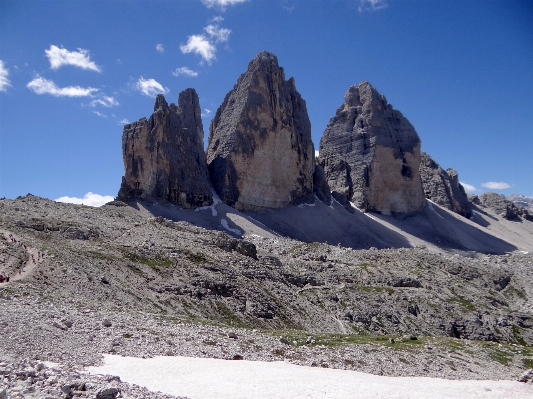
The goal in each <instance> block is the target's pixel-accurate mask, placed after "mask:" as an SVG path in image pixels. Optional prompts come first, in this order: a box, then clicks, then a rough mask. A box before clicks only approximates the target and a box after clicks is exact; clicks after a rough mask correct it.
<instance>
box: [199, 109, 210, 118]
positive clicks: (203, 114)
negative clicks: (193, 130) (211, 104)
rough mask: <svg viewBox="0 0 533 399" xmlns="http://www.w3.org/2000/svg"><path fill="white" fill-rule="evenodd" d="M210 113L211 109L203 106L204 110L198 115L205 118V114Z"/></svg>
mask: <svg viewBox="0 0 533 399" xmlns="http://www.w3.org/2000/svg"><path fill="white" fill-rule="evenodd" d="M210 113H211V110H210V109H207V108H205V109H204V112H202V113H201V114H200V115H201V116H202V118H205V117H206V116H207V115H209V114H210Z"/></svg>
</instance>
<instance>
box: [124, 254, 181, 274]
mask: <svg viewBox="0 0 533 399" xmlns="http://www.w3.org/2000/svg"><path fill="white" fill-rule="evenodd" d="M124 256H125V257H126V258H127V259H129V260H131V261H133V262H138V263H144V264H145V265H147V266H149V267H151V268H152V269H156V270H157V267H168V266H171V265H172V264H173V262H172V261H171V260H169V259H165V258H162V257H160V256H156V257H155V259H149V258H147V257H145V256H142V255H139V254H136V253H134V252H126V251H125V252H124Z"/></svg>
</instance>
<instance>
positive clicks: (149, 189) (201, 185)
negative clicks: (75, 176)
mask: <svg viewBox="0 0 533 399" xmlns="http://www.w3.org/2000/svg"><path fill="white" fill-rule="evenodd" d="M203 137H204V132H203V126H202V119H201V116H200V103H199V100H198V95H197V94H196V91H195V90H194V89H187V90H185V91H183V92H181V93H180V94H179V98H178V105H177V106H176V105H174V104H170V106H169V105H168V104H167V102H166V101H165V97H164V96H163V95H162V94H159V95H158V96H157V98H156V101H155V106H154V113H153V114H152V116H150V118H149V119H148V120H147V119H146V118H141V119H139V120H138V121H137V122H134V123H131V124H129V125H125V126H124V132H123V134H122V155H123V158H124V172H125V173H124V174H125V175H124V177H123V178H122V185H121V187H120V191H119V193H118V197H117V199H118V200H129V199H132V198H140V199H147V198H164V199H166V200H168V201H170V202H172V203H174V204H176V205H179V206H181V207H184V208H196V207H199V206H205V205H210V204H212V203H213V198H212V194H211V187H210V184H209V175H208V172H207V163H206V159H205V154H204V150H203Z"/></svg>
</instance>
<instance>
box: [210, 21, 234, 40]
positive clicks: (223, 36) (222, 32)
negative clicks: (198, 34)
mask: <svg viewBox="0 0 533 399" xmlns="http://www.w3.org/2000/svg"><path fill="white" fill-rule="evenodd" d="M204 30H205V31H206V32H207V34H208V35H209V36H211V37H212V38H214V39H215V43H218V42H227V41H228V39H229V35H230V33H231V30H230V29H226V28H219V27H218V25H216V24H215V25H207V26H206V27H205V28H204Z"/></svg>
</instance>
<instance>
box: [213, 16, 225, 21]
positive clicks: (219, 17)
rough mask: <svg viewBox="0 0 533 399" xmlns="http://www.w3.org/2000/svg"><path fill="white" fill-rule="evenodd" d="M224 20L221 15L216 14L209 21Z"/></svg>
mask: <svg viewBox="0 0 533 399" xmlns="http://www.w3.org/2000/svg"><path fill="white" fill-rule="evenodd" d="M222 21H224V18H222V16H221V15H217V16H216V17H213V19H212V20H211V22H222Z"/></svg>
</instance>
